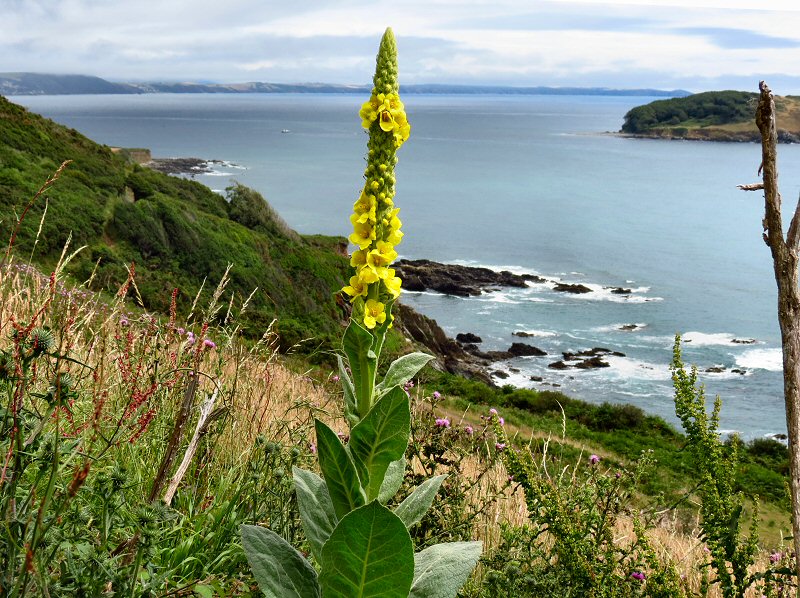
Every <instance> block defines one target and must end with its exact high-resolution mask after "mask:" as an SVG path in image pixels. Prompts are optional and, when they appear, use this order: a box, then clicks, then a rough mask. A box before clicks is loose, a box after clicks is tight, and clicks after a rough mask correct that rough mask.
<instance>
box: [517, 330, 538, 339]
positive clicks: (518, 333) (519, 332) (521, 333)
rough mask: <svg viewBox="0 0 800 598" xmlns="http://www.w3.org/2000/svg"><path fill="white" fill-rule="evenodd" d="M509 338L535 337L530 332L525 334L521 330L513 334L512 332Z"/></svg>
mask: <svg viewBox="0 0 800 598" xmlns="http://www.w3.org/2000/svg"><path fill="white" fill-rule="evenodd" d="M511 336H518V337H520V338H530V337H532V336H536V335H535V334H533V333H532V332H525V331H523V330H517V331H515V332H512V333H511Z"/></svg>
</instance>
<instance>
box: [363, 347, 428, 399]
mask: <svg viewBox="0 0 800 598" xmlns="http://www.w3.org/2000/svg"><path fill="white" fill-rule="evenodd" d="M431 359H433V355H428V354H427V353H409V354H408V355H403V356H402V357H399V358H398V359H395V360H394V361H393V362H392V364H391V365H390V366H389V370H388V371H387V372H386V376H385V377H384V378H383V381H382V382H381V383H380V384H378V385H377V386H376V387H375V396H376V397H380V396H381V395H383V394H385V393H387V392H389V391H390V390H391V389H392V388H394V387H395V386H403V385H404V384H405V383H406V382H408V381H409V380H411V378H413V377H414V376H416V375H417V372H419V371H420V370H421V369H422V368H423V367H425V365H426V364H427V363H428V362H429V361H430V360H431Z"/></svg>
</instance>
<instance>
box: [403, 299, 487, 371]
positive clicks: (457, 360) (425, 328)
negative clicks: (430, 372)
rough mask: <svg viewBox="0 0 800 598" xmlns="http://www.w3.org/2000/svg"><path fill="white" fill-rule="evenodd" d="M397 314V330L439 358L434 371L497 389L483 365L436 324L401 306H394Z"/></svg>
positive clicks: (432, 320) (434, 321)
mask: <svg viewBox="0 0 800 598" xmlns="http://www.w3.org/2000/svg"><path fill="white" fill-rule="evenodd" d="M395 314H396V315H397V323H396V327H397V328H398V329H399V330H400V331H401V332H402V333H403V334H404V335H405V336H406V337H407V338H410V339H412V340H413V341H415V342H417V343H419V344H420V345H422V346H423V347H425V348H426V349H427V350H428V351H430V352H431V353H433V354H434V355H435V356H436V360H435V367H438V369H440V370H444V371H447V372H450V373H451V374H458V375H460V376H464V377H465V378H474V379H476V380H480V381H482V382H484V383H486V384H489V385H490V386H493V385H494V383H493V382H492V379H491V377H490V376H489V375H488V373H487V372H486V370H485V368H484V367H483V363H482V362H481V361H480V360H479V359H478V358H477V357H475V356H474V355H472V354H470V353H468V352H467V351H465V350H464V349H463V348H462V347H461V345H460V344H459V343H457V342H456V341H454V340H453V339H451V338H449V337H448V336H447V335H446V334H445V332H444V330H442V328H441V327H440V326H439V325H438V324H437V323H436V320H434V319H432V318H429V317H427V316H424V315H422V314H420V313H418V312H417V311H415V310H413V309H412V308H410V307H408V306H407V305H403V304H402V303H395Z"/></svg>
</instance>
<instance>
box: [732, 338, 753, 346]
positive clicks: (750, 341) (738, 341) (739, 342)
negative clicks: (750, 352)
mask: <svg viewBox="0 0 800 598" xmlns="http://www.w3.org/2000/svg"><path fill="white" fill-rule="evenodd" d="M731 342H732V343H736V344H737V345H754V344H755V343H756V339H754V338H735V339H733V340H732V341H731Z"/></svg>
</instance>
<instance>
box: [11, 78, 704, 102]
mask: <svg viewBox="0 0 800 598" xmlns="http://www.w3.org/2000/svg"><path fill="white" fill-rule="evenodd" d="M370 89H371V86H370V85H340V84H335V83H265V82H248V83H195V82H134V83H127V82H112V81H108V80H106V79H102V78H100V77H92V76H89V75H53V74H46V73H0V95H5V96H22V95H92V94H115V95H118V94H128V95H130V94H152V93H339V94H364V93H369V91H370ZM403 93H405V94H442V95H445V94H457V95H481V94H501V95H591V96H642V97H664V98H675V97H684V96H687V95H689V94H690V93H691V92H688V91H686V90H683V89H673V90H663V89H612V88H607V87H546V86H538V87H512V86H500V85H449V84H421V85H403Z"/></svg>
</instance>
